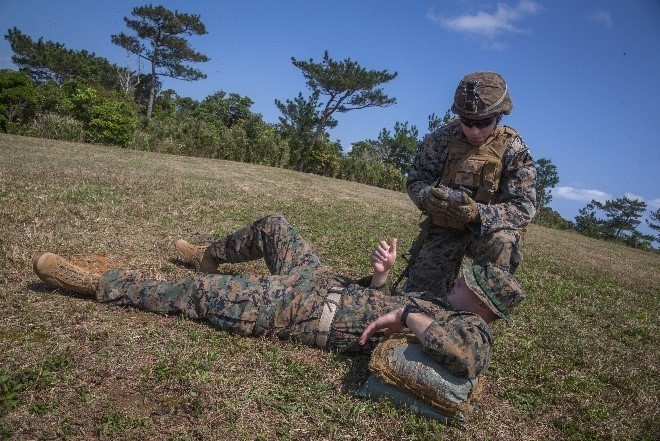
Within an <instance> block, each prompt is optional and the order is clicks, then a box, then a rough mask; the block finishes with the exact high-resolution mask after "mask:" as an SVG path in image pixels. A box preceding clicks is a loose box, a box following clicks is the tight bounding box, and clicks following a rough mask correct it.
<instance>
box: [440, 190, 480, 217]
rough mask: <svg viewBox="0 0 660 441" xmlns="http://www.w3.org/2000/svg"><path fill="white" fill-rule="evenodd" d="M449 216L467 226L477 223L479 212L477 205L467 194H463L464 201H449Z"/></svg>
mask: <svg viewBox="0 0 660 441" xmlns="http://www.w3.org/2000/svg"><path fill="white" fill-rule="evenodd" d="M447 215H449V216H450V217H452V218H453V219H454V220H456V221H457V222H459V223H461V224H463V225H465V224H469V223H471V222H474V221H476V220H477V219H478V218H479V210H478V209H477V203H476V202H475V201H474V199H472V198H471V197H470V196H468V195H467V193H465V192H463V193H462V201H461V202H457V201H455V200H450V201H449V206H448V207H447Z"/></svg>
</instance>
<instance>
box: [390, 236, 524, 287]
mask: <svg viewBox="0 0 660 441" xmlns="http://www.w3.org/2000/svg"><path fill="white" fill-rule="evenodd" d="M521 246H522V236H521V234H520V232H519V231H518V230H499V231H496V232H494V233H492V234H488V235H485V236H481V237H479V236H476V235H475V234H474V233H472V232H470V231H469V230H464V231H457V230H453V229H450V228H442V227H439V226H437V225H431V226H430V227H429V230H428V233H427V236H426V239H425V241H424V245H423V246H422V248H421V250H420V252H419V254H418V256H417V259H416V260H415V262H414V264H413V265H412V266H411V267H410V268H409V270H408V271H409V272H408V278H407V280H406V283H405V284H404V286H403V291H404V292H415V291H430V292H432V293H433V295H434V296H437V297H439V298H444V297H445V296H446V295H447V293H448V292H449V291H450V290H451V286H452V284H453V283H454V280H455V279H456V277H458V275H459V272H460V268H461V264H462V262H463V259H464V258H465V257H469V258H471V259H472V260H473V261H474V263H476V264H484V263H486V262H491V263H494V264H495V265H498V266H500V267H502V268H503V269H505V270H507V271H509V272H510V273H512V274H513V273H514V272H515V271H516V269H517V268H518V266H519V265H520V263H521V262H522V254H521V252H520V247H521Z"/></svg>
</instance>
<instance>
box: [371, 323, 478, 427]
mask: <svg viewBox="0 0 660 441" xmlns="http://www.w3.org/2000/svg"><path fill="white" fill-rule="evenodd" d="M369 369H370V370H371V372H372V374H371V375H370V377H369V379H368V380H367V382H366V383H365V385H364V386H363V387H362V388H361V389H360V390H359V391H358V395H359V396H363V397H368V398H374V399H378V398H386V399H388V400H389V401H391V402H393V403H394V404H400V405H407V406H409V407H410V408H411V409H412V410H414V411H416V412H418V413H420V414H422V415H424V416H426V417H429V418H434V419H443V420H454V419H455V420H459V421H464V420H465V419H466V418H467V416H468V414H469V413H470V412H471V411H472V408H473V403H474V402H475V401H477V400H478V399H479V398H480V397H481V395H482V393H483V388H484V377H483V376H482V377H479V378H476V379H474V380H469V379H465V378H460V377H456V376H454V375H452V374H450V373H449V372H447V370H445V369H444V368H443V367H442V366H440V364H438V363H437V362H436V361H435V360H433V359H432V358H431V357H430V356H429V355H428V354H426V353H424V352H423V348H422V345H421V344H420V343H419V341H417V339H415V338H414V337H412V336H396V337H393V338H390V339H388V340H385V341H383V342H381V343H380V344H379V345H378V346H377V347H376V349H375V350H374V352H373V353H372V354H371V361H370V363H369Z"/></svg>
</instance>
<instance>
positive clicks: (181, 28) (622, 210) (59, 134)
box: [0, 5, 660, 248]
mask: <svg viewBox="0 0 660 441" xmlns="http://www.w3.org/2000/svg"><path fill="white" fill-rule="evenodd" d="M124 22H125V25H126V27H127V28H128V29H129V30H130V31H132V34H131V35H129V34H127V33H124V32H120V33H118V34H115V35H111V37H110V41H111V43H112V44H115V45H117V46H119V47H121V48H123V49H124V50H125V51H126V60H127V62H126V66H118V65H116V64H114V63H111V62H109V61H108V60H106V59H104V58H102V57H98V56H96V55H95V54H94V53H91V52H88V51H85V50H81V51H76V50H71V49H67V48H66V47H65V46H64V45H63V44H61V43H57V42H52V41H44V40H43V37H40V38H39V39H38V40H37V41H34V40H33V39H32V38H31V37H29V36H27V35H25V34H23V33H22V32H21V31H20V30H19V29H17V28H13V29H9V30H8V31H7V33H6V35H5V39H6V40H7V41H8V42H9V43H10V45H11V48H12V51H13V56H12V61H13V62H14V64H15V65H17V66H18V68H19V69H18V71H11V70H0V130H2V131H3V132H8V133H16V134H22V135H28V136H37V137H43V138H51V139H60V140H66V141H77V142H90V143H99V144H107V145H116V146H121V147H127V148H133V149H139V150H146V151H154V152H163V153H171V154H181V155H189V156H201V157H209V158H218V159H226V160H232V161H241V162H250V163H257V164H263V165H270V166H276V167H286V168H291V169H295V170H298V171H301V172H308V173H317V174H321V175H324V176H330V177H335V178H339V179H346V180H351V181H357V182H361V183H364V184H368V185H374V186H378V187H382V188H387V189H392V190H398V191H405V179H406V175H407V173H408V171H409V170H410V167H411V166H412V161H413V158H414V155H415V152H416V150H417V146H418V144H419V141H420V139H419V131H418V129H417V127H415V126H412V125H409V124H408V122H397V123H396V124H395V125H394V127H393V128H392V129H391V130H390V129H387V128H383V129H382V131H381V132H380V133H379V134H378V136H377V138H376V139H367V140H364V141H358V142H356V143H353V144H352V146H351V149H350V151H349V152H348V153H344V152H343V148H342V146H341V144H340V143H339V142H333V141H331V140H330V137H329V134H328V132H327V130H329V129H332V128H334V127H336V126H337V125H338V121H337V119H336V115H337V114H339V113H346V112H350V111H355V110H360V109H365V108H369V107H387V106H390V105H392V104H394V103H396V98H393V97H390V96H388V95H387V94H386V93H385V91H384V89H383V86H384V85H385V84H386V83H388V82H389V81H391V80H393V79H395V78H396V77H397V73H396V72H388V71H387V70H368V69H365V68H364V67H362V66H360V64H359V63H357V62H356V61H354V60H351V59H350V58H347V59H344V60H341V61H337V60H334V59H332V58H331V57H330V55H329V53H328V52H327V51H325V52H324V54H323V58H322V59H321V60H320V61H318V62H316V61H314V60H313V59H309V60H299V59H296V58H295V57H292V58H291V62H292V64H293V65H294V66H295V67H296V68H298V69H299V70H300V71H301V73H302V75H303V77H304V79H305V81H306V87H307V90H306V92H305V93H303V92H300V93H298V95H297V96H296V97H293V98H290V99H284V100H283V101H281V100H275V103H274V104H275V105H276V107H277V108H278V109H279V110H280V112H281V116H280V117H279V121H278V123H276V124H269V123H266V122H265V121H263V118H262V116H261V115H260V114H258V113H255V112H253V111H252V110H251V107H252V105H253V104H254V102H253V101H252V100H251V99H250V98H249V97H246V96H240V95H239V94H236V93H227V92H225V91H223V90H218V91H216V92H214V93H212V94H211V95H209V96H207V97H206V98H204V99H203V100H201V101H197V100H193V99H191V98H188V97H182V96H179V95H178V94H177V93H176V91H175V90H173V89H167V90H162V83H161V81H160V78H161V77H170V78H174V79H179V80H185V81H196V80H200V79H203V78H205V77H206V75H205V74H204V73H203V72H202V71H201V70H199V69H197V68H195V67H193V66H192V65H191V64H190V63H203V62H206V61H208V60H209V58H208V57H207V56H206V55H204V54H202V53H199V52H197V51H196V50H194V49H193V48H192V47H191V46H190V45H189V43H188V40H187V37H190V36H192V35H205V34H206V33H207V32H206V28H205V26H204V24H203V22H202V20H201V18H200V16H199V15H194V14H185V13H180V12H177V11H174V12H173V11H170V10H168V9H166V8H165V7H163V6H152V5H148V6H140V7H135V8H134V9H133V10H132V12H131V16H130V17H125V18H124ZM143 65H145V67H146V69H145V70H146V71H147V73H143V72H142V69H141V66H143ZM449 119H450V113H449V111H447V112H446V113H445V114H444V116H443V117H438V116H436V115H435V114H432V115H430V116H429V121H428V130H429V131H433V130H435V129H437V128H439V127H441V126H442V125H443V124H446V123H447V122H448V121H449ZM536 165H537V169H538V180H537V195H538V205H537V209H538V212H539V215H538V216H537V222H539V223H543V224H545V225H548V226H552V227H556V228H568V229H574V230H576V231H578V232H580V233H581V234H586V235H589V236H592V237H597V238H600V239H605V240H617V241H621V242H624V243H626V244H627V245H630V246H635V247H639V248H649V247H650V245H651V243H652V242H653V240H654V237H653V236H647V235H643V234H641V233H639V232H638V231H637V230H636V227H637V226H638V225H639V223H640V221H639V219H640V218H641V216H642V215H643V213H644V211H645V210H646V204H645V203H644V202H642V201H631V200H629V199H627V198H623V199H617V200H614V201H607V202H606V203H603V204H601V203H600V202H597V201H592V202H591V203H590V204H589V205H587V206H586V207H585V208H584V209H582V210H581V211H580V215H579V216H578V217H576V219H575V222H570V221H567V220H564V219H562V218H561V216H559V215H558V214H557V213H556V212H554V211H553V210H551V209H550V208H549V207H548V204H549V203H550V201H551V199H552V196H551V191H552V188H554V186H555V185H556V184H557V183H558V182H559V178H558V175H557V170H556V167H555V166H554V165H553V164H552V162H551V160H550V159H547V158H541V159H539V160H538V161H536ZM659 211H660V210H659ZM659 218H660V213H659V212H658V211H656V212H655V213H652V215H651V221H647V223H648V225H649V227H650V228H651V229H653V230H654V231H658V229H659V226H658V222H660V221H659ZM659 239H660V236H659V237H656V238H655V240H659ZM659 241H660V240H659Z"/></svg>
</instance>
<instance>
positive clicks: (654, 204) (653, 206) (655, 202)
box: [646, 198, 660, 211]
mask: <svg viewBox="0 0 660 441" xmlns="http://www.w3.org/2000/svg"><path fill="white" fill-rule="evenodd" d="M646 206H647V207H648V208H649V209H650V210H651V211H655V210H657V209H658V208H660V198H657V199H651V200H650V201H648V202H647V203H646Z"/></svg>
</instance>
